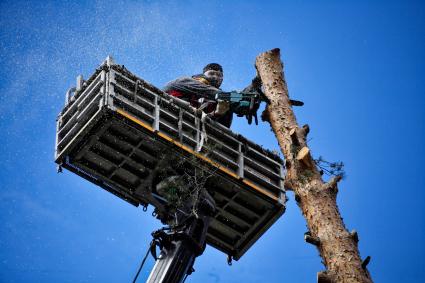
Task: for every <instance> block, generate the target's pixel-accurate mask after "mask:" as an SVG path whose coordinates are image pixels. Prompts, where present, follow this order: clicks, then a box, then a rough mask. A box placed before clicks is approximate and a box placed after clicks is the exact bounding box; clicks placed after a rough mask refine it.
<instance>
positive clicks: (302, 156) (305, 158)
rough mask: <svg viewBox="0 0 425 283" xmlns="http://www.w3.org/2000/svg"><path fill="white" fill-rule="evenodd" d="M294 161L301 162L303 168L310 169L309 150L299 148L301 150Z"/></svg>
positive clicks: (311, 165)
mask: <svg viewBox="0 0 425 283" xmlns="http://www.w3.org/2000/svg"><path fill="white" fill-rule="evenodd" d="M296 159H297V160H298V161H301V162H302V163H303V164H304V166H306V167H307V168H312V167H313V164H312V162H311V155H310V149H309V148H308V147H306V146H304V147H303V148H301V150H300V151H299V152H298V154H297V157H296Z"/></svg>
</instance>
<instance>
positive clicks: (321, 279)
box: [317, 271, 335, 283]
mask: <svg viewBox="0 0 425 283" xmlns="http://www.w3.org/2000/svg"><path fill="white" fill-rule="evenodd" d="M334 282H335V281H334V280H333V279H332V276H330V275H329V274H327V272H326V271H320V272H318V273H317V283H334Z"/></svg>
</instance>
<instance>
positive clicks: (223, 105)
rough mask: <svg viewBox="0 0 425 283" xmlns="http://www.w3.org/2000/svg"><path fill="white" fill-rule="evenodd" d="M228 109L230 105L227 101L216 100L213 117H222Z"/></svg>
mask: <svg viewBox="0 0 425 283" xmlns="http://www.w3.org/2000/svg"><path fill="white" fill-rule="evenodd" d="M229 109H230V103H229V101H224V100H220V99H219V100H217V107H216V108H215V111H214V115H215V116H222V115H224V114H226V113H227V111H229Z"/></svg>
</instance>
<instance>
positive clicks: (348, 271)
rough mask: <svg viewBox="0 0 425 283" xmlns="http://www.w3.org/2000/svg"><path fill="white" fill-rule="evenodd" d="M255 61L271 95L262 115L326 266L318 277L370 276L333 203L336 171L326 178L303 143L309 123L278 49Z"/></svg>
mask: <svg viewBox="0 0 425 283" xmlns="http://www.w3.org/2000/svg"><path fill="white" fill-rule="evenodd" d="M255 66H256V68H257V72H258V75H259V76H260V77H261V80H262V82H263V90H264V94H265V96H266V97H267V98H268V99H269V100H270V103H269V104H268V106H267V109H266V111H267V112H268V113H267V114H268V115H265V116H266V117H267V118H268V119H267V120H268V122H269V123H270V125H271V127H272V129H273V131H274V133H275V135H276V138H277V140H278V142H279V146H280V149H281V150H282V153H283V154H284V156H285V164H286V169H287V173H286V179H285V188H286V189H288V190H292V191H294V193H295V199H296V200H297V203H298V206H299V207H300V208H301V211H302V214H303V216H304V218H305V219H306V221H307V226H308V229H309V231H308V232H307V233H306V234H305V240H306V242H308V243H311V244H313V245H315V246H316V247H317V249H318V250H319V253H320V256H321V257H322V259H323V263H324V265H325V266H326V268H327V270H325V271H322V272H319V273H318V274H317V280H318V282H372V279H371V277H370V274H369V272H368V270H367V269H366V266H365V264H364V263H363V265H362V260H361V257H360V253H359V250H358V247H357V242H358V236H357V233H356V232H355V231H353V232H352V233H349V232H348V231H347V229H346V228H345V225H344V223H343V220H342V218H341V216H340V213H339V210H338V206H337V203H336V196H337V192H338V188H337V183H338V181H340V179H341V178H340V177H338V176H336V177H334V178H333V179H331V180H330V181H329V182H327V183H326V182H324V181H323V179H322V176H321V174H320V172H319V170H318V169H317V167H316V165H315V163H314V160H313V158H312V156H311V151H310V149H309V148H308V146H307V142H306V137H307V134H308V132H309V127H308V125H304V126H303V127H299V126H298V124H297V121H296V118H295V115H294V112H293V111H292V107H291V104H290V100H289V96H288V88H287V85H286V82H285V78H284V74H283V64H282V62H281V60H280V50H279V49H273V50H270V51H267V52H265V53H262V54H260V55H259V56H257V58H256V62H255Z"/></svg>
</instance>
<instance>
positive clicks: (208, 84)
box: [164, 63, 233, 128]
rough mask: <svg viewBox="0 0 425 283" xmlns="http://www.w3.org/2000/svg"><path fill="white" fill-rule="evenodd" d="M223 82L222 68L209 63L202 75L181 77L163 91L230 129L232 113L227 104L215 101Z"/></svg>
mask: <svg viewBox="0 0 425 283" xmlns="http://www.w3.org/2000/svg"><path fill="white" fill-rule="evenodd" d="M222 82H223V68H222V67H221V66H220V65H219V64H217V63H210V64H208V65H206V66H205V67H204V69H203V73H202V74H198V75H194V76H192V77H181V78H178V79H176V80H174V81H171V82H169V83H168V84H167V85H166V86H165V87H164V91H165V92H166V93H168V94H169V95H171V96H174V97H178V98H180V99H183V100H185V101H188V102H190V104H191V105H192V106H193V107H195V108H198V109H201V110H202V111H204V112H205V113H207V114H208V115H209V116H210V117H211V118H212V119H213V120H215V121H217V122H218V123H220V124H222V125H224V126H226V127H228V128H230V125H231V124H232V118H233V113H232V112H231V111H230V110H229V108H230V107H229V102H227V101H221V100H219V101H215V95H216V94H217V93H218V92H220V91H221V90H220V86H221V83H222Z"/></svg>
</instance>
